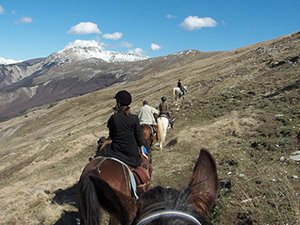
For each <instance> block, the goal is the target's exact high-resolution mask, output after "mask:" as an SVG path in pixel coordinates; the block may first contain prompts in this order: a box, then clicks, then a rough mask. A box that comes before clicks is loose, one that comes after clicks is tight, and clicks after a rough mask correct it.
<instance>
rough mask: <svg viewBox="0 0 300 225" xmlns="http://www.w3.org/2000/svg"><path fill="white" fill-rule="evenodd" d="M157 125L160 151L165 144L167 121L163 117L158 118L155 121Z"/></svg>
mask: <svg viewBox="0 0 300 225" xmlns="http://www.w3.org/2000/svg"><path fill="white" fill-rule="evenodd" d="M157 125H158V130H159V148H160V149H161V150H162V149H163V147H164V145H165V142H166V137H167V130H168V126H169V119H168V118H167V117H165V116H160V117H158V119H157Z"/></svg>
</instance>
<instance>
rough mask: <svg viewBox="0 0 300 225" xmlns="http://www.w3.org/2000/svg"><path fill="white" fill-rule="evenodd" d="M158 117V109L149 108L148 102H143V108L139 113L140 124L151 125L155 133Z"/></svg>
mask: <svg viewBox="0 0 300 225" xmlns="http://www.w3.org/2000/svg"><path fill="white" fill-rule="evenodd" d="M157 116H158V111H157V109H155V108H153V107H151V106H149V105H148V101H147V100H145V101H143V106H142V107H141V108H140V109H139V112H138V118H139V119H140V123H141V124H147V125H149V126H150V127H151V128H152V129H154V131H155V126H156V120H157Z"/></svg>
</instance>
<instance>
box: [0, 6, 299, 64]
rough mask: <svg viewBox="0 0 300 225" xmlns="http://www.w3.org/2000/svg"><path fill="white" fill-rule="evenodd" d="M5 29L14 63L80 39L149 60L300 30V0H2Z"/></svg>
mask: <svg viewBox="0 0 300 225" xmlns="http://www.w3.org/2000/svg"><path fill="white" fill-rule="evenodd" d="M0 29H1V31H0V57H3V58H5V59H14V60H27V59H33V58H39V57H47V56H48V55H50V54H52V53H54V52H57V51H59V50H61V49H63V48H65V47H66V46H67V45H72V44H74V43H75V41H76V43H86V42H87V41H88V43H90V42H91V43H96V44H99V45H100V46H101V47H102V48H103V49H106V50H113V51H120V52H136V53H139V54H143V55H147V56H150V57H157V56H162V55H167V54H172V53H175V52H179V51H183V50H188V49H197V50H199V51H203V52H210V51H223V50H233V49H236V48H239V47H243V46H247V45H251V44H254V43H258V42H261V41H266V40H270V39H273V38H277V37H280V36H283V35H286V34H290V33H293V32H296V31H298V30H300V1H299V0H284V1H282V0H203V1H202V0H85V1H83V0H80V1H79V0H72V1H70V0H51V1H50V0H22V1H21V0H0ZM84 41H85V42H84Z"/></svg>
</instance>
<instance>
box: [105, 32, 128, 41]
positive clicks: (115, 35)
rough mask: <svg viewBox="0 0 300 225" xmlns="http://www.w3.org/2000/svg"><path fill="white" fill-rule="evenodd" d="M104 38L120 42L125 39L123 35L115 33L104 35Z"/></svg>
mask: <svg viewBox="0 0 300 225" xmlns="http://www.w3.org/2000/svg"><path fill="white" fill-rule="evenodd" d="M102 37H103V38H105V39H110V40H119V39H120V38H122V37H123V33H121V32H115V33H113V34H103V35H102Z"/></svg>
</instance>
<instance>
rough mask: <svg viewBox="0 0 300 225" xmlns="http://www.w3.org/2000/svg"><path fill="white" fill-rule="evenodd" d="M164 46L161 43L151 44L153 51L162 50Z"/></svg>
mask: <svg viewBox="0 0 300 225" xmlns="http://www.w3.org/2000/svg"><path fill="white" fill-rule="evenodd" d="M161 48H162V47H161V46H160V45H158V44H153V43H152V44H151V50H152V51H158V50H160V49H161Z"/></svg>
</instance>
